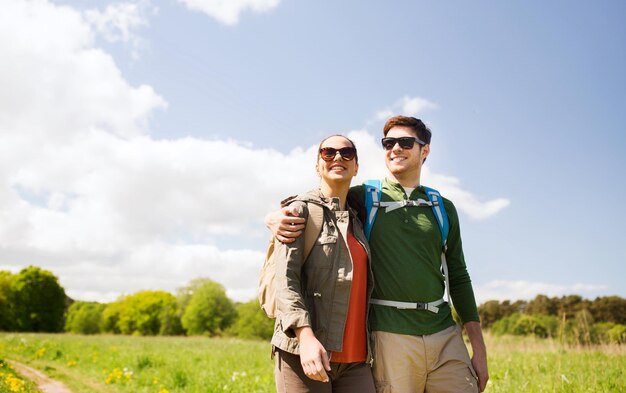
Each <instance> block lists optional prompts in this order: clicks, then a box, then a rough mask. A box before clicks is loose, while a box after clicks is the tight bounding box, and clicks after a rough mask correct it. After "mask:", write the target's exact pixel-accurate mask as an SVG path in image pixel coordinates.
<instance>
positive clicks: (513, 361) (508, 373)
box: [0, 334, 626, 393]
mask: <svg viewBox="0 0 626 393" xmlns="http://www.w3.org/2000/svg"><path fill="white" fill-rule="evenodd" d="M485 339H486V342H487V346H488V352H489V373H490V376H491V379H490V383H489V385H488V387H487V392H528V393H535V392H537V393H539V392H589V393H591V392H594V393H596V392H611V393H613V392H618V393H619V392H625V393H626V373H625V372H624V370H626V346H620V345H615V344H614V345H602V346H580V345H579V346H569V345H566V344H563V343H561V342H559V341H558V340H552V339H539V338H532V337H519V336H507V335H504V336H491V335H489V334H487V335H486V337H485ZM0 358H12V359H16V360H19V361H22V362H25V363H29V364H30V365H31V366H33V367H35V368H39V369H41V370H42V371H44V372H46V373H48V374H50V375H51V376H52V377H54V378H57V379H60V380H62V381H64V382H65V383H66V384H67V385H69V386H70V387H71V388H73V390H74V391H75V392H80V393H91V392H99V393H104V392H124V393H126V392H128V393H130V392H133V393H143V392H153V393H174V392H181V393H182V392H186V393H195V392H203V393H206V392H245V393H248V392H273V391H274V382H273V362H272V360H271V359H270V347H269V344H268V343H267V342H263V341H246V340H240V339H228V338H214V339H209V338H203V337H187V338H186V337H131V336H106V335H102V336H79V335H67V334H64V335H51V334H47V335H46V334H0ZM0 392H1V393H4V392H2V391H0Z"/></svg>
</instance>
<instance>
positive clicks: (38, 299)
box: [0, 266, 626, 344]
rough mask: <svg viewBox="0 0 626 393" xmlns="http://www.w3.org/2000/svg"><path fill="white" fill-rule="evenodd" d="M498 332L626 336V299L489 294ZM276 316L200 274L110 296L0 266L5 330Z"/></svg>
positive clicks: (190, 328) (130, 329)
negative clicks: (169, 287)
mask: <svg viewBox="0 0 626 393" xmlns="http://www.w3.org/2000/svg"><path fill="white" fill-rule="evenodd" d="M478 312H479V315H480V319H481V324H482V326H483V328H484V329H486V330H490V331H491V332H492V333H494V334H514V335H534V336H536V337H553V338H559V339H561V340H564V341H567V342H569V343H576V344H595V343H620V344H623V343H626V299H623V298H621V297H619V296H607V297H598V298H596V299H594V300H589V299H583V298H582V297H581V296H578V295H569V296H562V297H552V298H550V297H548V296H545V295H537V297H535V298H534V299H533V300H530V301H524V300H518V301H514V302H511V301H509V300H505V301H498V300H490V301H487V302H485V303H483V304H481V305H480V306H479V307H478ZM273 328H274V324H273V320H271V319H269V318H267V317H266V316H265V314H264V313H263V311H262V310H261V308H260V307H259V304H258V302H257V300H256V299H254V300H251V301H249V302H246V303H236V302H234V301H232V300H231V299H229V298H228V296H227V295H226V291H225V289H224V287H223V286H222V285H221V284H219V283H217V282H215V281H212V280H210V279H208V278H198V279H195V280H192V281H191V282H189V283H188V284H187V285H186V286H184V287H182V288H179V289H178V290H177V293H176V295H173V294H171V293H169V292H166V291H150V290H147V291H140V292H137V293H134V294H131V295H125V296H121V297H120V298H118V299H117V300H115V301H113V302H111V303H97V302H85V301H75V300H73V299H70V298H69V297H68V296H67V295H66V294H65V290H64V289H63V287H62V286H61V285H60V284H59V281H58V279H57V277H55V276H54V275H53V274H52V273H51V272H49V271H47V270H44V269H41V268H39V267H35V266H29V267H27V268H24V269H23V270H21V271H20V272H19V273H17V274H12V273H10V272H7V271H0V331H20V332H71V333H78V334H98V333H112V334H128V335H144V336H146V335H206V336H215V335H232V336H238V337H242V338H261V339H269V338H271V336H272V333H273Z"/></svg>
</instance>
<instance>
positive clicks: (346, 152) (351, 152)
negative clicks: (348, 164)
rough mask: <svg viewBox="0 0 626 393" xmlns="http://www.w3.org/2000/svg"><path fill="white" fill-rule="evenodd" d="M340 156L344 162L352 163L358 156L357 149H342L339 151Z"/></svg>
mask: <svg viewBox="0 0 626 393" xmlns="http://www.w3.org/2000/svg"><path fill="white" fill-rule="evenodd" d="M339 154H341V157H342V158H343V159H344V160H346V161H350V160H352V159H353V158H354V157H355V156H356V149H355V148H354V147H342V148H341V149H339Z"/></svg>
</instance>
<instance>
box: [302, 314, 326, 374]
mask: <svg viewBox="0 0 626 393" xmlns="http://www.w3.org/2000/svg"><path fill="white" fill-rule="evenodd" d="M296 336H297V337H298V341H299V342H300V363H301V364H302V369H303V370H304V373H305V374H306V376H307V377H309V378H311V379H313V380H316V381H321V382H328V374H327V373H326V371H330V359H329V358H328V354H327V353H326V349H325V348H324V346H323V345H322V343H320V342H319V340H318V339H317V338H316V337H315V334H314V333H313V330H312V329H311V328H310V327H308V326H306V327H302V328H299V329H296Z"/></svg>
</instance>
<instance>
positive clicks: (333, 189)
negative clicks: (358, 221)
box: [320, 181, 350, 210]
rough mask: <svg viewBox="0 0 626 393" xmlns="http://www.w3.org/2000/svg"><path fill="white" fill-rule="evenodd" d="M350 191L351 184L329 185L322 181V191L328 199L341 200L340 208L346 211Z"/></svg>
mask: <svg viewBox="0 0 626 393" xmlns="http://www.w3.org/2000/svg"><path fill="white" fill-rule="evenodd" d="M349 189H350V183H347V184H328V183H326V182H324V181H322V184H321V185H320V191H321V192H322V195H324V196H325V197H326V198H339V208H340V209H341V210H346V199H347V197H348V190H349Z"/></svg>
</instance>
